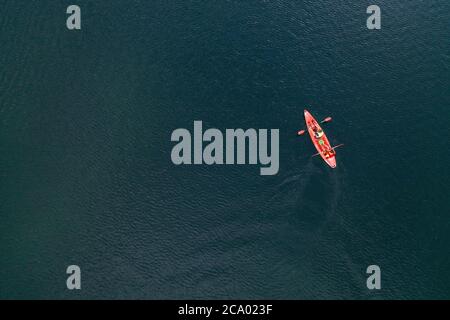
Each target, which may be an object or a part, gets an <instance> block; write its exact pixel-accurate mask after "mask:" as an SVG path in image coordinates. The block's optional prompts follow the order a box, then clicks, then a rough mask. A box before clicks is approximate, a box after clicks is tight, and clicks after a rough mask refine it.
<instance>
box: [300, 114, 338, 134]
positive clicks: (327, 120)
mask: <svg viewBox="0 0 450 320" xmlns="http://www.w3.org/2000/svg"><path fill="white" fill-rule="evenodd" d="M331 120H333V118H331V117H326V118H325V119H323V120H322V121H320V123H327V122H331ZM305 132H306V130H305V129H303V130H299V131H297V135H298V136H301V135H303V134H304V133H305Z"/></svg>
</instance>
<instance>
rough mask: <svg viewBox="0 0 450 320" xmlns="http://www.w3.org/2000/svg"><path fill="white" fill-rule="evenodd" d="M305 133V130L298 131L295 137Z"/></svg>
mask: <svg viewBox="0 0 450 320" xmlns="http://www.w3.org/2000/svg"><path fill="white" fill-rule="evenodd" d="M305 132H306V130H300V131H297V135H298V136H301V135H302V134H304V133H305Z"/></svg>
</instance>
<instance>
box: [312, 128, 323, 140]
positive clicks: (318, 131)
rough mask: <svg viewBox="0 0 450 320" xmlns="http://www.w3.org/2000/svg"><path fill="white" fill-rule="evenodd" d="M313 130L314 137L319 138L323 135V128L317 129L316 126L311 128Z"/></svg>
mask: <svg viewBox="0 0 450 320" xmlns="http://www.w3.org/2000/svg"><path fill="white" fill-rule="evenodd" d="M313 131H314V138H316V139H320V138H322V136H323V130H322V129H318V128H317V127H314V128H313Z"/></svg>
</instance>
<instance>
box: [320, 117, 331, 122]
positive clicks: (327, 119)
mask: <svg viewBox="0 0 450 320" xmlns="http://www.w3.org/2000/svg"><path fill="white" fill-rule="evenodd" d="M331 120H333V118H331V117H326V118H325V119H323V120H322V122H321V123H325V122H330V121H331Z"/></svg>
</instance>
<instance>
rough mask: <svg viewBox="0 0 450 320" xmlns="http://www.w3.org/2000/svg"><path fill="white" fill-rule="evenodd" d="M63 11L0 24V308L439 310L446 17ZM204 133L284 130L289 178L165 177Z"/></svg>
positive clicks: (328, 4) (187, 4) (193, 172)
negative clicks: (188, 301) (330, 148)
mask: <svg viewBox="0 0 450 320" xmlns="http://www.w3.org/2000/svg"><path fill="white" fill-rule="evenodd" d="M69 4H72V3H69V2H67V1H59V2H58V3H57V2H55V1H49V0H40V1H32V2H31V1H22V0H20V1H19V0H8V1H3V2H2V5H1V6H0V43H1V50H0V181H1V182H0V298H33V299H35V298H67V299H72V298H97V299H98V298H127V299H128V298H151V299H160V298H170V299H174V298H252V299H255V298H276V299H280V298H289V299H314V298H320V299H334V298H337V299H341V298H345V299H351V298H355V299H387V298H391V299H405V298H413V299H421V298H440V299H442V298H449V297H450V272H449V270H450V256H449V247H450V210H449V209H450V201H449V198H448V195H449V191H450V188H449V186H448V181H449V179H450V171H449V169H448V163H449V161H450V151H449V147H448V140H449V135H450V132H449V129H448V119H449V115H450V111H449V106H450V90H449V87H450V68H449V65H450V40H449V39H450V38H449V35H450V24H449V18H450V2H448V1H446V0H438V1H419V0H412V1H402V2H400V3H392V1H382V0H379V1H377V2H376V4H378V5H379V6H380V7H381V10H382V29H381V30H378V31H369V30H367V28H366V18H367V16H368V15H367V14H366V8H367V6H368V5H370V4H372V2H369V1H340V0H339V1H318V0H314V1H312V0H311V1H246V2H245V3H243V2H242V1H178V0H170V1H144V0H141V1H138V0H136V1H131V2H130V1H85V0H79V1H77V4H78V5H79V6H80V7H81V9H82V30H81V31H68V30H67V29H66V27H65V21H66V17H67V15H66V14H65V11H66V8H67V6H68V5H69ZM305 107H307V108H308V109H309V110H310V111H311V112H312V113H313V114H314V115H316V116H317V118H324V117H326V116H332V117H333V119H334V121H333V122H332V123H330V124H327V125H326V127H325V130H326V132H327V135H328V136H329V138H330V140H331V141H332V143H333V144H338V143H345V147H343V148H340V149H338V150H337V153H338V154H337V162H338V168H337V169H335V170H332V169H330V168H328V167H327V166H326V165H325V164H324V163H323V161H321V159H319V158H310V155H311V154H313V153H314V152H315V151H314V149H313V146H312V144H311V143H310V141H308V139H303V138H297V137H296V135H295V133H296V131H297V130H298V129H299V128H301V127H302V125H303V109H304V108H305ZM194 120H202V121H203V124H204V126H205V127H207V128H209V127H216V128H219V129H221V130H225V129H226V128H268V129H270V128H279V129H280V172H279V173H278V175H275V176H260V175H259V168H258V167H257V166H205V165H204V166H174V165H173V164H172V162H171V159H170V152H171V148H172V146H173V143H172V142H171V141H170V135H171V133H172V131H173V130H174V129H176V128H188V129H190V130H192V126H193V121H194ZM71 264H76V265H79V266H80V267H81V269H82V290H81V291H76V292H74V291H69V290H67V289H66V274H65V270H66V268H67V266H68V265H71ZM371 264H376V265H379V266H380V267H381V272H382V289H381V290H380V291H377V292H374V291H369V290H368V289H367V287H366V277H367V275H366V268H367V266H369V265H371Z"/></svg>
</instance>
